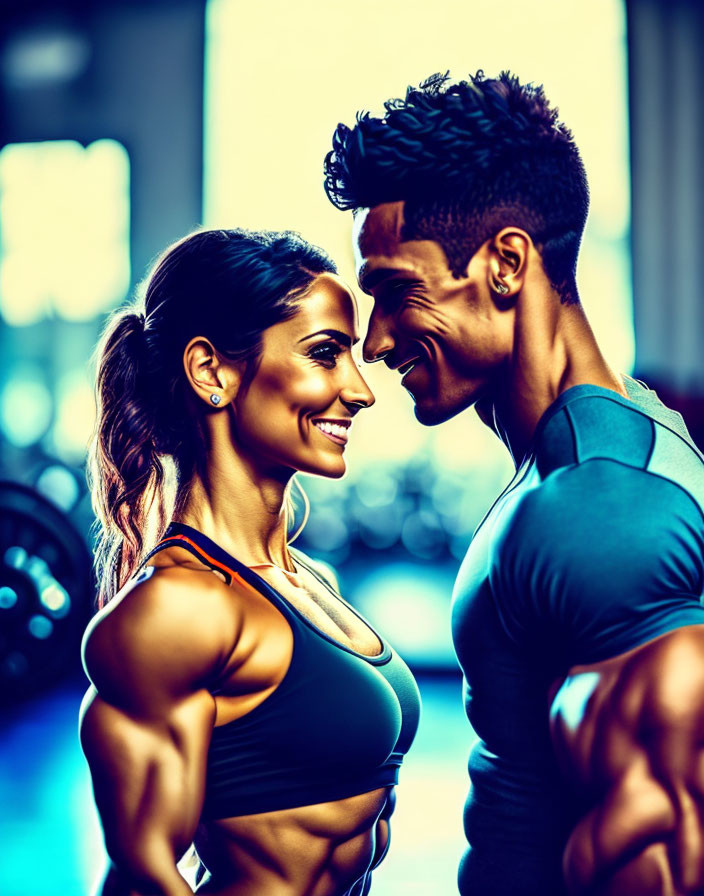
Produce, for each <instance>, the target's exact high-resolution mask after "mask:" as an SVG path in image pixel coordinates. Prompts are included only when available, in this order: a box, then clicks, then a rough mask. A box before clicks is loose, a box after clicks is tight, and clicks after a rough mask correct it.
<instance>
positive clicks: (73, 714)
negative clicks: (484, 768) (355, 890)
mask: <svg viewBox="0 0 704 896" xmlns="http://www.w3.org/2000/svg"><path fill="white" fill-rule="evenodd" d="M420 688H421V694H422V697H423V717H422V720H421V727H420V731H419V734H418V737H417V739H416V742H415V744H414V746H413V749H412V751H411V753H410V754H409V756H408V757H407V759H406V762H405V764H404V766H403V768H402V770H401V781H400V786H399V790H398V802H397V807H396V813H395V815H394V818H393V822H392V841H391V850H390V852H389V855H388V857H387V858H386V860H385V862H384V864H383V865H382V867H381V868H380V869H379V870H378V871H377V872H376V873H375V878H374V885H373V886H372V896H445V894H448V896H452V894H455V893H456V886H455V875H456V870H457V863H458V861H459V857H460V855H461V852H462V848H463V837H462V821H461V818H462V803H463V801H464V797H465V791H466V786H467V777H466V763H467V754H468V751H469V745H470V743H471V740H472V735H471V732H470V729H469V727H468V725H467V723H466V720H465V719H464V715H463V712H462V707H461V688H460V682H459V679H455V678H452V679H444V678H427V679H421V681H420ZM83 690H84V683H83V681H82V680H81V679H79V678H76V679H75V680H73V681H69V682H68V683H64V684H62V685H61V686H59V687H57V688H56V689H54V690H53V691H51V692H50V693H48V694H46V695H43V696H42V697H39V698H35V699H33V700H32V701H29V702H27V703H25V704H23V705H22V706H21V707H18V708H15V709H12V710H10V711H7V710H5V712H4V718H3V722H2V727H1V728H0V845H1V849H2V856H1V858H0V894H2V896H87V894H89V893H90V892H91V889H92V887H93V884H94V882H95V880H96V877H97V876H98V875H99V873H100V870H101V868H102V864H103V861H104V853H103V845H102V837H101V833H100V828H99V824H98V820H97V816H96V813H95V809H94V806H93V799H92V793H91V786H90V779H89V776H88V771H87V768H86V766H85V763H84V760H83V756H82V754H81V751H80V747H79V745H78V738H77V733H76V728H77V715H78V706H79V704H80V700H81V697H82V695H83Z"/></svg>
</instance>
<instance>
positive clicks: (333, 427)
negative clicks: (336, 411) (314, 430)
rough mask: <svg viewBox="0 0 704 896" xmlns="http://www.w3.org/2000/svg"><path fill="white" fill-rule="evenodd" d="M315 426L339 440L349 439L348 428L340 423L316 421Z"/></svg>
mask: <svg viewBox="0 0 704 896" xmlns="http://www.w3.org/2000/svg"><path fill="white" fill-rule="evenodd" d="M315 425H316V426H317V427H318V429H321V430H322V431H323V432H325V433H327V434H328V435H331V436H337V438H338V439H346V438H347V427H346V426H343V425H342V424H340V423H328V422H327V421H326V420H316V421H315Z"/></svg>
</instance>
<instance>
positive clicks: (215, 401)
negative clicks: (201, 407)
mask: <svg viewBox="0 0 704 896" xmlns="http://www.w3.org/2000/svg"><path fill="white" fill-rule="evenodd" d="M221 401H222V398H220V396H219V395H211V396H210V403H211V404H214V405H218V404H220V402H221Z"/></svg>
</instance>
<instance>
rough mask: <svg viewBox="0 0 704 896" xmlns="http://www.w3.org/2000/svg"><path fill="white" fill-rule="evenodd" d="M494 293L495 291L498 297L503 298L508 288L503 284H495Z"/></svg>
mask: <svg viewBox="0 0 704 896" xmlns="http://www.w3.org/2000/svg"><path fill="white" fill-rule="evenodd" d="M496 291H497V292H498V293H499V294H500V295H502V296H505V295H506V293H507V292H508V286H506V284H505V283H497V284H496Z"/></svg>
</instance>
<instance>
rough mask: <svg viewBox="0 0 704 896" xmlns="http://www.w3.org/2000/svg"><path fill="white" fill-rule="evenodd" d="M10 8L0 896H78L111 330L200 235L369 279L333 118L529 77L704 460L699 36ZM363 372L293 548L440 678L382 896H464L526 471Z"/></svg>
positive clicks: (98, 854) (587, 258)
mask: <svg viewBox="0 0 704 896" xmlns="http://www.w3.org/2000/svg"><path fill="white" fill-rule="evenodd" d="M0 14H1V16H2V18H1V19H0V92H1V97H2V102H1V103H0V480H2V481H1V482H0V700H1V701H2V704H1V706H2V721H1V723H0V806H1V807H2V810H0V842H2V844H3V856H2V859H1V860H0V892H1V893H2V894H3V896H57V894H61V896H72V894H84V893H88V892H90V889H91V887H92V885H93V883H94V882H95V880H96V878H97V876H98V874H99V872H100V870H101V867H102V865H103V862H104V857H103V856H104V853H103V847H102V839H101V834H100V829H99V826H98V822H97V818H96V815H95V810H94V808H93V804H92V797H91V791H90V781H89V777H88V772H87V769H86V768H85V766H84V763H83V759H82V755H81V753H80V749H79V746H78V740H77V735H76V720H77V711H78V705H79V702H80V698H81V696H82V693H83V690H84V688H85V680H84V679H83V677H82V673H81V671H80V666H79V664H78V662H77V656H78V648H77V645H78V642H79V639H80V634H81V631H82V629H83V627H84V625H85V622H86V620H87V619H88V618H89V616H90V614H91V612H92V602H93V587H92V581H91V572H90V526H91V522H92V516H91V510H90V502H89V500H88V496H87V494H86V486H85V479H84V471H83V462H84V455H85V447H86V442H87V440H88V438H89V436H90V432H91V428H92V425H93V416H94V405H93V398H92V367H91V362H90V358H91V353H92V350H93V346H94V344H95V342H96V339H97V337H98V334H99V332H100V330H101V328H102V326H103V324H104V322H105V319H106V315H107V314H108V313H109V312H110V310H111V309H113V308H115V307H116V306H118V305H119V304H120V303H121V302H123V301H124V300H125V299H126V298H127V297H129V296H130V295H131V293H132V291H133V289H134V287H135V285H136V283H138V282H139V281H140V279H141V278H142V277H143V276H144V275H145V273H146V272H147V269H148V267H149V264H150V261H151V260H152V259H153V258H154V257H155V256H156V255H157V254H158V253H159V252H160V251H161V250H162V249H163V248H164V247H165V246H166V245H167V244H168V243H170V242H171V241H173V240H175V239H177V238H179V237H181V236H182V235H184V234H185V233H188V232H189V231H191V230H192V229H194V228H195V227H197V226H199V225H201V224H203V225H206V226H223V227H230V226H245V227H261V228H268V229H279V228H290V229H294V230H298V231H300V232H301V233H302V234H303V235H304V236H305V237H307V238H308V239H310V240H312V241H313V242H316V243H318V244H320V245H321V246H323V247H325V248H326V249H327V250H328V251H329V252H330V253H331V254H332V255H333V257H334V258H335V259H336V260H337V261H338V263H339V265H340V268H341V271H342V272H343V275H344V276H345V277H346V278H347V279H348V280H349V282H350V283H351V284H354V276H353V268H352V252H351V236H350V234H351V216H349V215H347V214H343V213H340V212H338V211H336V210H335V209H334V208H333V207H332V206H330V205H329V203H328V202H327V199H326V198H325V196H324V193H323V190H322V178H321V170H322V159H323V157H324V155H325V153H326V152H327V150H328V148H329V141H330V136H331V134H332V131H333V129H334V127H335V125H336V124H337V122H338V121H346V122H347V123H351V122H352V120H353V118H354V115H355V113H356V112H357V110H358V109H371V110H373V111H375V110H379V109H380V108H381V103H382V101H383V100H385V99H387V98H389V97H392V96H399V95H402V94H403V92H404V90H405V88H406V86H407V85H408V84H411V83H418V82H419V81H421V80H422V79H424V78H425V77H427V76H428V75H430V74H431V73H433V72H437V71H446V70H448V69H449V70H450V72H451V74H452V75H453V76H454V77H456V78H460V77H463V76H466V75H467V74H468V73H469V72H474V71H476V70H477V69H478V68H482V69H484V70H485V72H486V73H487V74H490V75H491V74H496V73H498V71H500V70H501V69H503V68H509V69H511V70H512V71H513V72H515V73H516V74H518V75H519V76H520V78H521V79H522V80H526V81H534V82H539V83H542V84H544V86H545V89H546V92H547V94H548V96H549V97H550V98H551V100H552V101H553V102H554V103H555V104H557V105H558V106H559V109H560V115H561V118H562V119H563V120H564V121H565V122H566V123H567V124H568V125H569V126H570V127H571V128H572V130H573V132H574V134H575V137H576V139H577V142H578V144H579V146H580V148H581V149H582V152H583V156H584V160H585V164H586V167H587V171H588V174H589V178H590V184H591V192H592V204H591V214H590V218H589V223H588V228H587V234H586V236H585V240H584V245H583V251H582V256H581V263H580V269H579V283H580V291H581V294H582V297H583V300H584V304H585V306H586V308H587V311H588V314H589V316H590V319H591V320H592V322H593V326H594V328H595V330H596V332H597V335H598V337H599V339H600V342H601V344H602V346H603V347H604V349H605V352H606V354H607V356H608V357H609V359H610V360H611V362H612V364H613V365H614V366H615V367H616V368H618V369H620V370H622V371H624V372H627V373H635V375H636V376H638V377H640V378H642V379H644V380H646V382H648V384H649V385H651V386H652V387H654V388H656V389H657V390H658V391H659V393H660V394H661V396H662V397H663V398H664V399H665V400H666V401H667V402H668V403H669V404H670V405H671V406H673V407H676V408H677V409H679V410H680V411H681V412H682V413H683V415H684V417H685V420H686V421H687V423H688V425H689V427H690V429H691V431H692V433H693V435H694V437H695V439H696V440H697V441H698V442H699V444H700V446H701V445H702V444H703V443H704V353H702V351H701V339H702V335H703V334H704V306H703V305H702V302H701V300H700V296H699V289H698V286H699V276H698V273H697V271H698V268H697V265H696V264H695V262H697V263H698V260H699V252H698V250H699V247H700V245H701V244H702V243H703V242H704V206H703V205H702V203H701V201H700V197H701V196H702V195H703V192H702V174H701V168H700V165H699V155H700V144H701V140H702V137H703V136H704V115H703V107H702V103H701V101H700V98H699V94H698V91H699V85H700V84H701V83H702V81H703V78H702V76H703V75H704V62H703V61H702V56H701V53H700V47H701V45H702V38H704V15H703V13H702V11H701V10H700V9H699V4H697V3H695V2H692V3H687V2H676V0H668V2H665V0H662V2H658V0H629V2H626V3H624V2H623V0H570V2H564V0H540V2H537V3H533V4H527V3H525V2H523V0H504V2H502V3H501V4H500V7H498V6H497V4H496V3H494V2H490V0H435V2H434V3H433V4H427V3H426V2H420V0H355V2H354V3H351V2H341V0H327V2H323V0H295V2H287V0H260V2H258V3H251V2H250V3H245V2H241V0H240V2H238V0H207V2H206V0H141V2H136V0H134V2H118V0H94V2H91V3H86V2H79V0H66V2H55V3H48V2H36V0H21V2H16V3H8V2H3V3H2V5H1V6H0ZM358 296H359V300H360V307H361V311H362V318H363V319H364V316H365V313H367V312H368V304H367V298H366V297H365V296H364V295H363V294H361V293H358ZM365 375H366V376H368V379H369V382H370V385H371V386H372V388H373V390H374V391H375V393H376V394H377V404H376V406H375V407H374V408H373V409H372V410H371V411H370V412H369V413H367V414H364V415H362V417H361V418H360V420H359V423H358V424H357V425H356V427H355V429H356V433H355V439H354V440H353V443H352V444H351V446H350V448H349V451H348V458H349V468H350V472H349V474H348V475H347V477H346V478H345V479H344V480H343V481H341V482H328V481H325V480H316V479H313V478H309V477H306V478H305V480H304V485H305V488H306V490H307V492H308V494H309V496H310V499H311V505H312V506H311V514H310V518H309V521H308V524H307V526H306V528H305V531H304V533H303V535H302V536H301V537H300V539H299V542H298V545H299V546H300V547H302V548H303V549H304V550H307V551H308V552H309V553H311V554H312V555H314V556H316V557H318V558H321V559H323V560H325V561H327V562H329V563H331V564H333V565H334V566H335V568H336V569H337V571H338V573H339V576H340V579H341V582H342V585H343V588H344V593H345V594H346V595H347V597H348V598H349V599H350V600H351V601H352V602H353V603H354V604H355V605H357V606H358V607H360V608H361V609H362V610H363V611H364V612H365V613H366V614H367V615H368V616H369V617H370V618H371V619H372V620H373V621H374V623H375V624H376V625H377V627H378V628H380V629H381V630H382V631H383V632H384V633H385V634H386V635H387V636H388V637H390V638H391V639H392V641H393V643H394V644H395V645H396V647H397V648H398V649H399V651H400V652H401V653H403V654H404V656H405V657H406V659H407V660H408V661H409V663H410V664H411V665H412V666H413V668H414V669H415V671H416V672H417V673H418V674H419V677H420V684H421V690H422V693H423V698H424V716H423V720H422V725H421V731H420V735H419V738H418V741H417V744H416V746H415V747H414V749H413V751H412V753H411V754H410V756H409V757H408V760H407V764H406V765H405V766H404V769H403V772H402V776H401V785H402V786H401V788H400V791H399V801H398V808H397V814H396V817H395V826H394V835H393V843H392V849H391V852H390V855H389V858H388V859H387V860H386V862H385V864H384V866H382V868H381V869H380V870H379V872H378V873H377V874H376V875H375V881H376V882H375V885H374V888H373V892H374V893H375V894H376V896H400V894H403V896H415V894H417V896H421V894H431V896H435V894H438V896H442V894H451V893H453V892H455V883H454V881H455V872H456V866H457V862H458V859H459V856H460V853H461V851H462V848H463V836H462V830H461V807H462V803H463V800H464V796H465V791H466V787H467V780H466V772H465V763H466V756H467V753H468V749H469V745H470V743H471V739H472V734H471V731H470V730H469V728H468V726H467V725H466V722H465V721H464V718H463V714H462V708H461V683H460V678H459V675H458V673H457V669H456V665H455V661H454V655H453V652H452V647H451V642H450V633H449V600H450V594H451V589H452V582H453V578H454V574H455V572H456V569H457V567H458V565H459V561H460V559H461V557H462V556H463V554H464V551H465V550H466V547H467V544H468V542H469V539H470V537H471V533H472V531H473V528H474V527H475V525H476V524H477V523H478V521H479V520H480V518H481V516H482V515H483V513H484V512H485V511H486V509H487V508H488V506H489V504H490V503H491V500H492V499H493V497H494V496H495V495H496V494H497V493H498V492H499V490H500V489H501V487H502V486H503V485H504V484H505V482H506V481H507V480H508V479H509V478H510V475H511V465H510V462H509V459H508V456H507V455H506V453H505V451H504V450H503V448H502V447H501V446H500V445H499V444H498V442H496V441H495V439H494V437H493V436H492V435H491V434H490V433H489V432H488V431H487V430H486V429H484V428H483V427H482V426H481V425H480V424H479V423H478V421H477V419H476V417H475V415H474V412H473V411H472V412H468V413H466V414H464V415H462V416H461V417H459V418H457V419H456V420H453V421H451V422H450V423H447V424H445V425H444V426H442V427H440V428H437V429H424V428H422V427H420V426H419V425H418V424H417V423H416V422H415V419H414V417H413V413H412V406H411V401H410V398H409V396H407V395H406V393H405V392H404V391H403V390H401V389H399V387H398V383H397V382H396V377H395V376H394V375H393V374H391V373H390V372H389V371H386V370H385V369H380V367H379V365H376V366H375V367H372V368H368V369H367V370H366V371H365Z"/></svg>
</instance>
